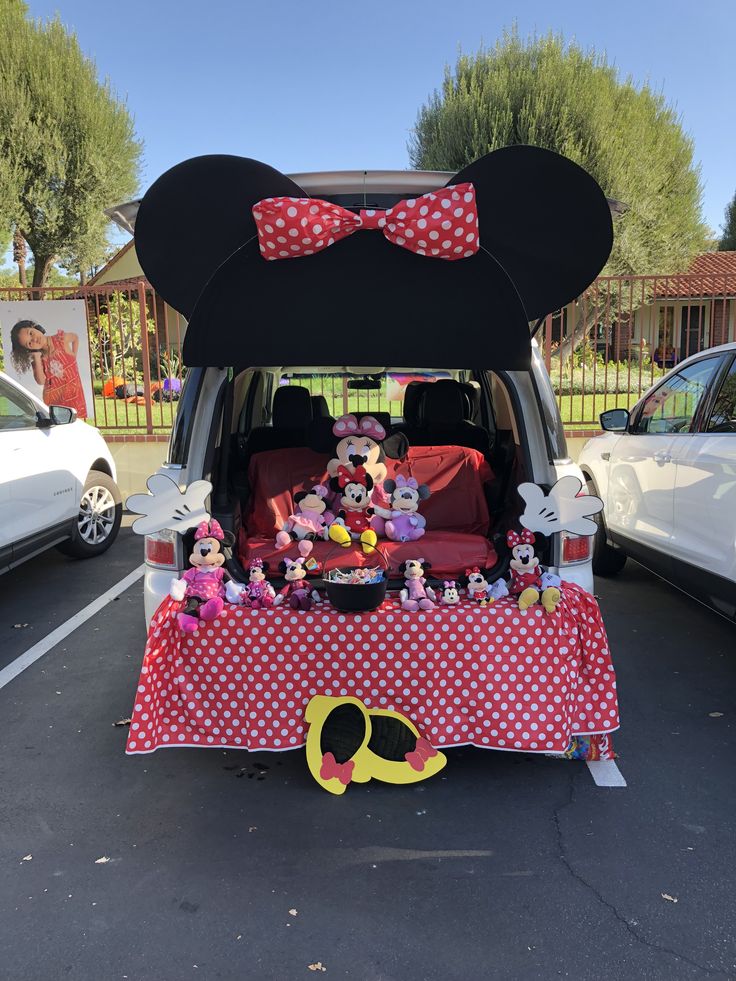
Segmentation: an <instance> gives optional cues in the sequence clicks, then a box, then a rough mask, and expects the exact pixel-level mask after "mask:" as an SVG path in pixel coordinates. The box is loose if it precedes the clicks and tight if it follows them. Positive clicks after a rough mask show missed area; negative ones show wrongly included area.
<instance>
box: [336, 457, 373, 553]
mask: <svg viewBox="0 0 736 981" xmlns="http://www.w3.org/2000/svg"><path fill="white" fill-rule="evenodd" d="M330 488H331V489H332V490H333V491H334V492H335V493H336V494H338V495H339V502H340V510H339V511H338V513H337V518H336V519H335V521H334V522H333V523H332V524H331V525H330V532H329V534H330V538H331V539H332V541H333V542H337V544H338V545H342V546H344V547H345V548H347V547H348V545H349V544H350V543H351V542H352V541H359V542H360V543H361V545H362V546H363V551H364V552H366V553H370V552H372V551H373V550H374V548H375V545H376V542H377V541H378V535H376V533H375V531H374V530H373V529H372V528H371V519H372V517H373V514H374V509H373V507H372V506H371V491H372V490H373V478H372V477H371V475H370V474H369V473H366V470H365V467H363V466H358V467H355V469H354V470H353V471H350V470H349V469H348V468H347V467H343V466H341V467H338V470H337V476H335V477H333V478H332V480H330Z"/></svg>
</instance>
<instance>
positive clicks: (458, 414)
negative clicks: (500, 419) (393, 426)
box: [398, 379, 489, 454]
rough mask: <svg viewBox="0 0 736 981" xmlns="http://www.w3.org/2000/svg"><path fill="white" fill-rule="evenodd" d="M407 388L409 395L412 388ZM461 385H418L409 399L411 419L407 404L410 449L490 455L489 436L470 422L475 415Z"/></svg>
mask: <svg viewBox="0 0 736 981" xmlns="http://www.w3.org/2000/svg"><path fill="white" fill-rule="evenodd" d="M412 384H413V383H410V384H409V385H407V394H408V392H409V389H410V388H411V385H412ZM470 387H471V386H465V385H463V384H461V383H460V382H456V381H453V380H450V379H447V380H445V379H443V380H441V381H436V382H419V383H418V384H417V388H416V389H415V390H414V391H413V392H412V394H411V396H410V404H409V419H407V409H406V398H405V400H404V419H405V420H406V422H405V424H404V425H403V426H400V427H398V428H400V429H401V431H402V432H403V433H404V434H405V435H406V437H407V439H408V440H409V443H410V445H411V446H467V447H470V448H471V449H474V450H478V451H479V452H480V453H484V454H485V453H487V452H488V449H489V436H488V432H487V430H485V429H484V428H483V427H482V426H476V425H475V424H474V423H472V422H469V420H468V417H469V415H470V414H471V412H472V409H471V404H470V398H471V396H470V395H469V393H468V391H467V390H466V389H467V388H470Z"/></svg>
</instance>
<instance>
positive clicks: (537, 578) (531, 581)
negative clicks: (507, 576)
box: [506, 528, 561, 613]
mask: <svg viewBox="0 0 736 981" xmlns="http://www.w3.org/2000/svg"><path fill="white" fill-rule="evenodd" d="M535 540H536V539H535V537H534V532H531V531H529V530H528V529H527V528H524V529H523V531H522V532H521V533H519V532H518V531H509V532H508V533H507V535H506V544H507V545H508V547H509V548H510V549H511V556H512V558H511V562H510V563H509V565H510V566H511V570H512V572H513V575H512V577H511V581H510V582H509V585H508V590H509V593H510V594H511V595H512V596H518V597H519V609H520V610H526V609H528V608H529V607H530V606H531V605H532V604H533V603H537V602H541V604H542V606H543V607H544V608H545V610H546V611H547V613H552V612H553V611H554V609H555V608H556V606H557V604H558V603H559V602H560V597H561V594H560V588H559V587H560V582H561V580H560V578H559V576H555V575H554V574H553V573H551V572H543V571H542V567H541V566H540V564H539V559H538V558H537V556H536V555H535V554H534V542H535Z"/></svg>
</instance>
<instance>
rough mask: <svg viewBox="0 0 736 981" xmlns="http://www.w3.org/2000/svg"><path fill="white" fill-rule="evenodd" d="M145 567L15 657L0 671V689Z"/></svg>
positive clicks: (92, 614) (118, 593)
mask: <svg viewBox="0 0 736 981" xmlns="http://www.w3.org/2000/svg"><path fill="white" fill-rule="evenodd" d="M145 569H146V567H145V565H139V566H138V568H137V569H134V570H133V572H131V573H130V574H129V575H127V576H126V577H125V579H121V580H120V582H119V583H116V584H115V585H114V586H112V587H111V588H110V589H108V590H107V592H105V593H103V594H102V595H101V596H98V597H97V599H96V600H92V602H91V603H89V604H88V605H87V606H85V607H84V609H82V610H80V611H79V613H75V614H74V616H73V617H71V618H70V619H69V620H67V621H66V623H62V625H61V626H60V627H57V628H56V630H52V631H51V633H50V634H46V636H45V637H44V638H43V640H39V642H38V643H37V644H34V645H33V647H30V648H29V649H28V650H27V651H26V652H25V653H24V654H21V655H20V657H17V658H16V659H15V660H14V661H11V662H10V664H8V666H7V667H5V668H3V669H2V671H0V688H4V687H5V685H7V684H9V682H11V681H12V680H13V678H17V677H18V675H19V674H20V673H21V672H22V671H25V669H26V668H29V667H30V666H31V665H32V664H35V662H36V661H37V660H38V659H39V658H41V657H43V656H44V654H46V653H47V652H48V651H50V650H51V649H52V647H56V645H57V644H60V643H61V641H62V640H64V638H65V637H68V636H69V634H70V633H73V631H75V630H76V629H77V627H81V626H82V624H83V623H86V621H87V620H89V619H90V617H93V616H94V615H95V614H96V613H99V612H100V610H101V609H102V608H103V607H105V606H107V604H108V603H110V602H112V600H114V599H115V597H116V596H119V595H120V594H121V593H124V592H125V590H126V589H128V588H129V587H130V586H132V585H133V583H135V582H138V580H139V579H140V578H141V576H142V575H143V573H144V572H145Z"/></svg>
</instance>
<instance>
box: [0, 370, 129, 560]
mask: <svg viewBox="0 0 736 981" xmlns="http://www.w3.org/2000/svg"><path fill="white" fill-rule="evenodd" d="M0 460H1V461H2V470H1V471H0V573H1V572H6V571H7V570H8V569H12V568H13V567H14V566H16V565H18V564H19V563H20V562H23V561H25V560H26V559H29V558H31V557H32V556H34V555H37V554H38V553H39V552H42V551H44V550H45V549H47V548H51V547H52V546H54V545H55V546H58V548H59V549H60V551H62V552H64V553H65V554H67V555H71V556H74V557H76V558H91V557H93V556H95V555H100V554H101V553H102V552H104V551H105V550H106V549H108V548H109V547H110V546H111V545H112V543H113V542H114V541H115V538H116V537H117V534H118V530H119V528H120V521H121V519H122V500H121V496H120V491H119V490H118V487H117V484H116V483H115V462H114V461H113V458H112V455H111V454H110V451H109V449H108V448H107V445H106V443H105V441H104V439H103V438H102V436H101V435H100V434H99V432H98V431H97V430H96V429H95V428H94V427H92V426H89V425H87V423H85V422H82V421H80V420H77V419H76V413H75V412H74V410H73V409H70V408H67V407H66V406H57V405H52V406H51V407H47V406H46V405H44V404H43V402H41V401H40V400H39V399H37V398H35V396H33V395H31V393H30V392H27V391H26V390H25V389H24V388H23V387H22V386H20V385H18V384H17V382H15V381H13V380H12V379H11V378H9V377H8V376H7V375H5V374H4V373H3V372H0Z"/></svg>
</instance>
